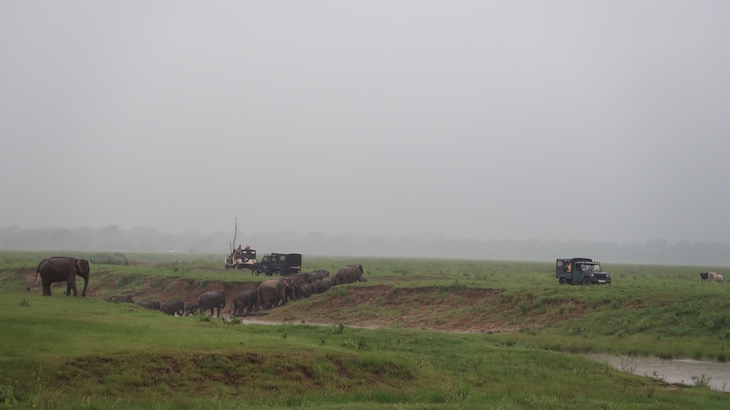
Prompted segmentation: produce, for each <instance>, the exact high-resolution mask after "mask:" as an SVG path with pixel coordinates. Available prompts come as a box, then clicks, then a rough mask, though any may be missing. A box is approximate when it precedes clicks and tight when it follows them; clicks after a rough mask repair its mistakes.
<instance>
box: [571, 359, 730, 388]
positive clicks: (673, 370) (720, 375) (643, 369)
mask: <svg viewBox="0 0 730 410" xmlns="http://www.w3.org/2000/svg"><path fill="white" fill-rule="evenodd" d="M585 356H586V357H588V358H589V359H593V360H596V361H599V362H602V363H607V364H610V365H611V366H613V367H615V368H616V369H619V370H622V371H625V372H631V373H634V374H637V375H639V376H646V377H651V378H653V379H661V380H664V381H666V382H667V383H673V384H684V385H687V386H695V385H699V384H706V385H707V386H708V387H710V388H711V389H713V390H719V391H722V392H729V393H730V363H727V362H726V363H721V362H708V361H701V360H690V359H671V360H668V359H659V358H657V357H630V356H615V355H610V354H588V355H585Z"/></svg>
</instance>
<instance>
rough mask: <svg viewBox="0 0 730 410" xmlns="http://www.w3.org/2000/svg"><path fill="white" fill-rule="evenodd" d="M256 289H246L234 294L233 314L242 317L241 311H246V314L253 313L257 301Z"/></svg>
mask: <svg viewBox="0 0 730 410" xmlns="http://www.w3.org/2000/svg"><path fill="white" fill-rule="evenodd" d="M258 296H259V291H258V289H247V290H244V291H242V292H239V293H237V294H236V296H234V297H233V314H234V315H243V309H244V308H245V309H246V313H251V312H253V309H254V307H255V306H256V302H258V300H259V297H258Z"/></svg>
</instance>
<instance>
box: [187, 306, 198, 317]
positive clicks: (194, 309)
mask: <svg viewBox="0 0 730 410" xmlns="http://www.w3.org/2000/svg"><path fill="white" fill-rule="evenodd" d="M196 313H198V305H197V303H188V304H187V305H185V312H184V314H185V316H187V315H194V314H196Z"/></svg>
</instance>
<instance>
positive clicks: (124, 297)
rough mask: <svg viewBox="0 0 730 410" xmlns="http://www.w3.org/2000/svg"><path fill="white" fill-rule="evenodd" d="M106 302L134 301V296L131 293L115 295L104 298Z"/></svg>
mask: <svg viewBox="0 0 730 410" xmlns="http://www.w3.org/2000/svg"><path fill="white" fill-rule="evenodd" d="M106 301H107V302H119V303H134V302H135V300H134V296H132V295H115V296H109V297H108V298H106Z"/></svg>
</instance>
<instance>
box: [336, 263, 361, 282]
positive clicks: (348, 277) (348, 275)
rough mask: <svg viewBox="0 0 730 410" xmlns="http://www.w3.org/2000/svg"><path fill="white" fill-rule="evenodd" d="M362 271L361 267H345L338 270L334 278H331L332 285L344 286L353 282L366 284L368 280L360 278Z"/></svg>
mask: <svg viewBox="0 0 730 410" xmlns="http://www.w3.org/2000/svg"><path fill="white" fill-rule="evenodd" d="M362 274H363V269H362V265H347V266H343V267H342V268H340V270H339V271H337V273H335V276H333V277H332V284H333V285H344V284H347V283H353V282H367V281H368V280H367V279H365V278H363V277H362Z"/></svg>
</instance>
